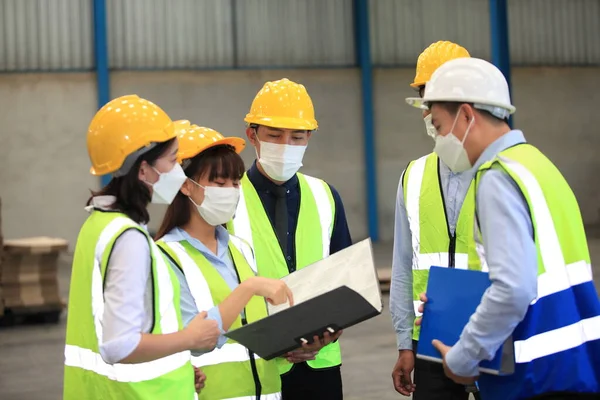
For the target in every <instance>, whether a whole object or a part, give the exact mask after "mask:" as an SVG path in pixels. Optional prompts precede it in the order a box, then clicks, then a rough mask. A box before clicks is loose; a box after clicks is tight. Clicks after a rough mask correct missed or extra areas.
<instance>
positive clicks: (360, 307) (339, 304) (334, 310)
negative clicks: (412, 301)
mask: <svg viewBox="0 0 600 400" xmlns="http://www.w3.org/2000/svg"><path fill="white" fill-rule="evenodd" d="M281 280H282V281H283V282H285V283H286V284H287V286H288V287H289V288H290V289H291V290H292V292H293V295H294V303H295V304H294V305H293V306H290V305H289V304H287V303H282V304H279V305H272V304H268V305H267V307H268V310H269V316H268V317H267V318H264V319H262V320H259V321H256V322H253V323H251V324H248V325H245V326H243V327H241V328H238V329H235V330H232V331H229V332H227V333H226V334H225V336H227V337H229V338H231V339H233V340H235V341H236V342H238V343H240V344H242V345H244V346H245V347H246V348H248V349H250V350H252V351H253V352H254V353H256V354H258V355H259V356H260V357H262V358H263V359H265V360H271V359H273V358H275V357H279V356H285V355H286V354H288V353H289V352H291V351H293V350H297V349H299V348H302V349H306V350H312V349H315V348H321V347H322V343H320V341H321V340H322V339H321V338H322V337H324V336H330V338H329V339H328V340H331V339H332V338H335V337H336V335H338V336H339V334H340V331H341V330H342V329H344V328H346V327H349V326H352V325H355V324H358V323H360V322H362V321H365V320H367V319H369V318H372V317H374V316H376V315H379V314H380V313H381V310H382V308H383V304H382V301H381V290H380V288H379V280H378V279H377V273H376V271H375V263H374V260H373V252H372V248H371V241H370V239H365V240H363V241H361V242H358V243H356V244H354V245H352V246H350V247H348V248H346V249H344V250H342V251H339V252H337V253H335V254H333V255H331V256H329V257H327V258H324V259H322V260H320V261H317V262H316V263H314V264H312V265H309V266H307V267H305V268H303V269H300V270H298V271H296V272H294V273H292V274H290V275H287V276H285V277H283V278H282V279H281ZM325 332H329V333H328V334H324V333H325ZM315 336H316V337H317V339H318V340H319V343H318V344H317V343H315V340H314V339H315Z"/></svg>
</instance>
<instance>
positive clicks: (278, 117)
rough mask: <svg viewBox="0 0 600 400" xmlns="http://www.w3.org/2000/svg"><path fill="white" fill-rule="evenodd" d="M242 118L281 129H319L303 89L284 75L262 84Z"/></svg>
mask: <svg viewBox="0 0 600 400" xmlns="http://www.w3.org/2000/svg"><path fill="white" fill-rule="evenodd" d="M244 121H246V122H247V123H248V124H257V125H265V126H270V127H272V128H281V129H298V130H307V131H314V130H315V129H317V128H318V124H317V120H316V119H315V109H314V107H313V103H312V100H311V99H310V96H309V95H308V92H307V91H306V88H305V87H304V86H303V85H300V84H299V83H296V82H292V81H290V80H288V79H286V78H284V79H281V80H278V81H273V82H267V83H265V85H264V86H263V87H262V89H261V90H260V92H258V94H257V95H256V97H255V98H254V101H253V102H252V106H251V107H250V112H249V113H248V114H246V118H244Z"/></svg>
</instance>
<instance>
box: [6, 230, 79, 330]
mask: <svg viewBox="0 0 600 400" xmlns="http://www.w3.org/2000/svg"><path fill="white" fill-rule="evenodd" d="M0 226H1V219H0ZM67 248H68V242H67V241H66V240H64V239H57V238H50V237H32V238H25V239H14V240H5V241H3V240H2V232H1V230H0V249H1V250H0V317H2V316H4V317H9V316H10V317H13V316H27V315H32V314H34V315H41V316H43V317H45V319H46V320H47V321H58V320H59V318H60V313H61V311H62V309H63V308H64V303H63V301H62V299H61V298H60V292H59V287H58V259H59V256H60V254H61V253H62V252H64V251H66V250H67Z"/></svg>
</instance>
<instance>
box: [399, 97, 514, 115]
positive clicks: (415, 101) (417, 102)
mask: <svg viewBox="0 0 600 400" xmlns="http://www.w3.org/2000/svg"><path fill="white" fill-rule="evenodd" d="M438 101H440V102H446V101H447V102H453V103H471V104H482V105H487V106H493V107H500V108H504V109H506V110H508V112H509V114H514V113H515V111H516V110H517V108H516V107H515V106H513V105H512V104H501V103H498V102H492V101H489V100H487V99H476V98H450V97H443V98H427V97H423V98H420V97H407V98H406V103H407V104H408V105H410V106H413V107H415V108H419V109H421V110H429V107H427V106H426V105H425V103H428V102H438Z"/></svg>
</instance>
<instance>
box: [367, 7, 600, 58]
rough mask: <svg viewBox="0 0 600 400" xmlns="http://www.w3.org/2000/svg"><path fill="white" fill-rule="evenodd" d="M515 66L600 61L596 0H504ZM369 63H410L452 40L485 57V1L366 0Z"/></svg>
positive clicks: (599, 12)
mask: <svg viewBox="0 0 600 400" xmlns="http://www.w3.org/2000/svg"><path fill="white" fill-rule="evenodd" d="M508 8H509V32H510V33H509V34H510V46H511V49H510V51H511V61H512V65H515V66H525V65H527V66H529V65H565V66H567V65H569V66H575V65H600V0H509V2H508ZM370 11H371V15H370V18H371V43H372V45H371V47H372V56H373V63H374V64H375V65H381V66H412V65H414V64H415V63H416V60H417V57H418V55H419V53H420V52H421V51H423V49H424V48H425V47H427V46H428V45H429V44H431V43H433V42H435V41H438V40H452V41H454V42H457V43H460V44H461V45H463V46H465V47H466V48H467V49H468V50H469V52H470V53H471V54H472V55H474V56H475V57H480V58H486V59H489V57H490V24H489V20H490V16H489V1H487V0H371V4H370Z"/></svg>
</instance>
